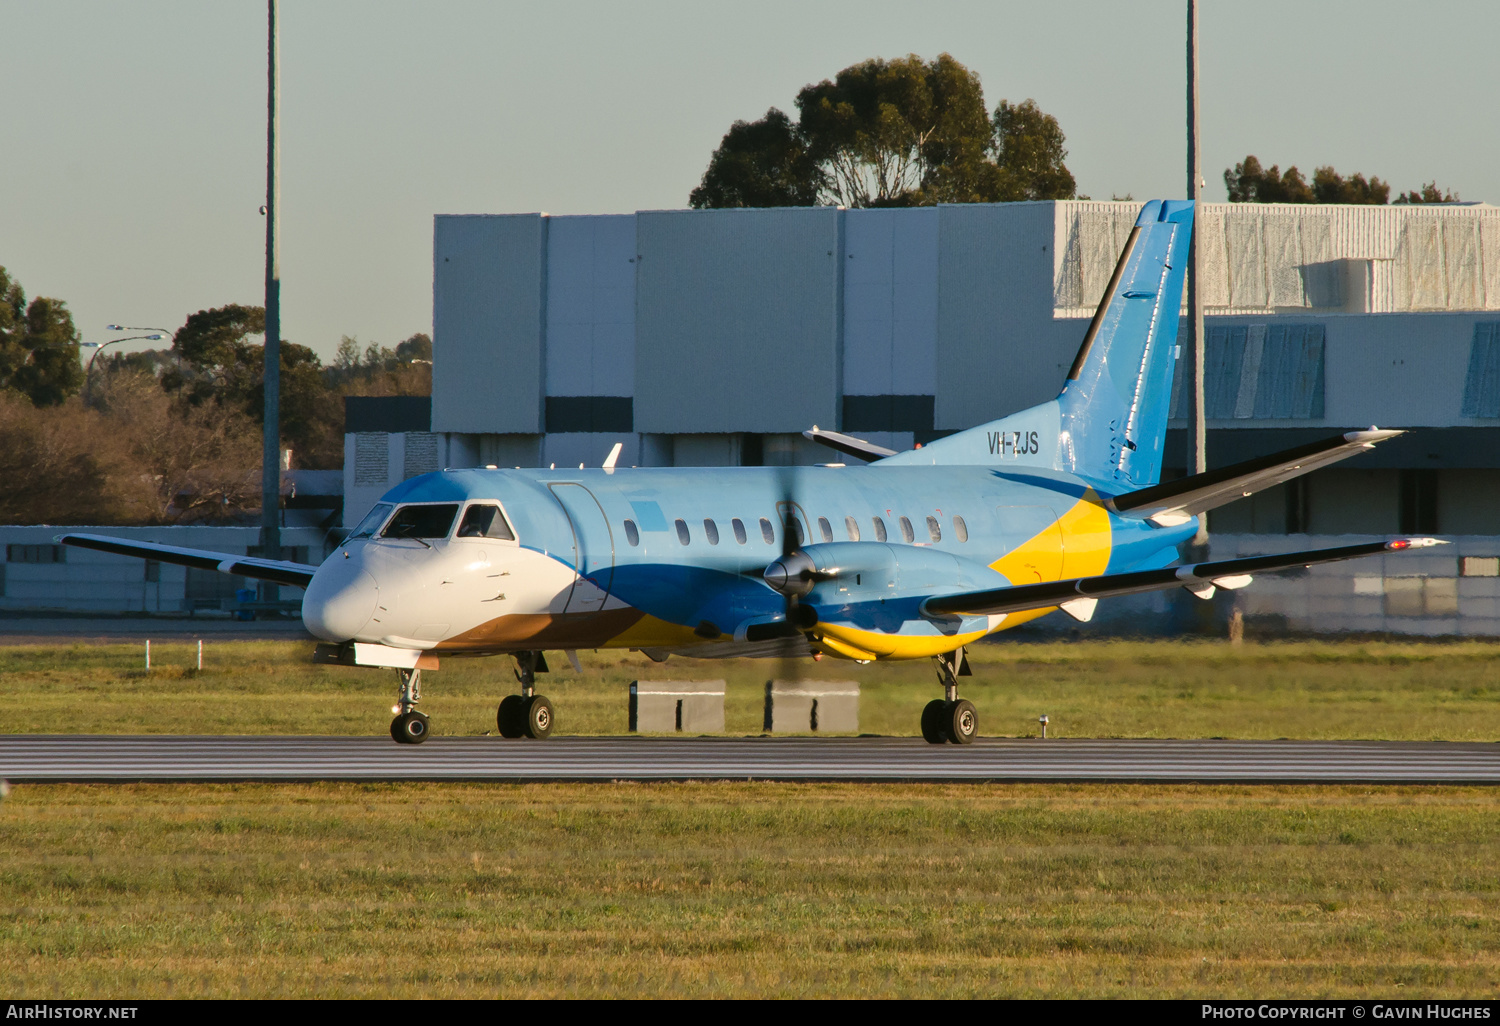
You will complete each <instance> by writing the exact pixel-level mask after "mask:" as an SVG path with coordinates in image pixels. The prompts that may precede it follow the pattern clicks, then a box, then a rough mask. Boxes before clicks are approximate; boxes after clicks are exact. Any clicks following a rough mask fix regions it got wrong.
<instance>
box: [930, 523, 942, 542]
mask: <svg viewBox="0 0 1500 1026" xmlns="http://www.w3.org/2000/svg"><path fill="white" fill-rule="evenodd" d="M927 536H928V537H929V538H931V539H932V540H933V541H935V542H940V541H942V540H943V528H942V525H941V524H939V523H938V518H937V517H928V518H927Z"/></svg>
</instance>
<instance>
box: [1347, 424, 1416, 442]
mask: <svg viewBox="0 0 1500 1026" xmlns="http://www.w3.org/2000/svg"><path fill="white" fill-rule="evenodd" d="M1404 434H1406V432H1405V431H1404V430H1402V429H1399V428H1384V429H1382V428H1378V427H1376V426H1375V425H1374V424H1371V425H1370V427H1369V429H1368V430H1365V431H1346V432H1344V441H1346V442H1363V443H1364V444H1365V445H1374V444H1375V443H1376V442H1383V441H1385V440H1386V439H1388V438H1395V437H1396V436H1397V435H1404Z"/></svg>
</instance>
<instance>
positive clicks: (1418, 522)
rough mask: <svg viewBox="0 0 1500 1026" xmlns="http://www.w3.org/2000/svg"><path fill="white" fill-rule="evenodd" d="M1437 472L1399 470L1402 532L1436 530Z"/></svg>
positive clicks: (1412, 532) (1428, 531) (1432, 531)
mask: <svg viewBox="0 0 1500 1026" xmlns="http://www.w3.org/2000/svg"><path fill="white" fill-rule="evenodd" d="M1437 492H1438V472H1437V471H1436V470H1403V471H1401V526H1400V528H1399V529H1398V530H1400V531H1401V533H1402V534H1424V533H1433V534H1435V533H1436V532H1437V530H1438V516H1437V510H1438V494H1437Z"/></svg>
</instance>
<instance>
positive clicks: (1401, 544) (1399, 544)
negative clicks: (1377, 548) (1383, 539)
mask: <svg viewBox="0 0 1500 1026" xmlns="http://www.w3.org/2000/svg"><path fill="white" fill-rule="evenodd" d="M1386 548H1388V549H1409V548H1411V542H1409V541H1407V540H1406V539H1405V538H1397V539H1396V540H1395V541H1393V542H1391V543H1390V544H1389V545H1387V546H1386Z"/></svg>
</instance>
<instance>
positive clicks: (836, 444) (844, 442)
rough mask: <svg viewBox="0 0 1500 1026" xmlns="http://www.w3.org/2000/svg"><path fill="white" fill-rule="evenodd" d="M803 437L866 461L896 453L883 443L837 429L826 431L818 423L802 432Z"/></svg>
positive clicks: (880, 458) (881, 458)
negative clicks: (879, 443) (876, 442)
mask: <svg viewBox="0 0 1500 1026" xmlns="http://www.w3.org/2000/svg"><path fill="white" fill-rule="evenodd" d="M802 437H803V438H806V439H809V440H811V441H814V442H817V443H818V444H819V445H826V446H828V448H830V449H837V450H838V451H839V452H841V453H843V454H844V455H845V456H853V457H854V458H855V459H857V460H864V461H865V462H866V463H869V462H871V461H872V460H883V459H885V458H886V457H887V456H894V455H896V450H895V449H887V448H886V447H885V446H883V445H876V444H875V443H874V442H867V441H865V440H864V439H863V438H855V437H854V436H853V435H843V434H839V432H837V431H824V430H823V429H822V428H820V427H818V426H817V425H816V424H814V425H813V426H812V430H811V431H804V432H802Z"/></svg>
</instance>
